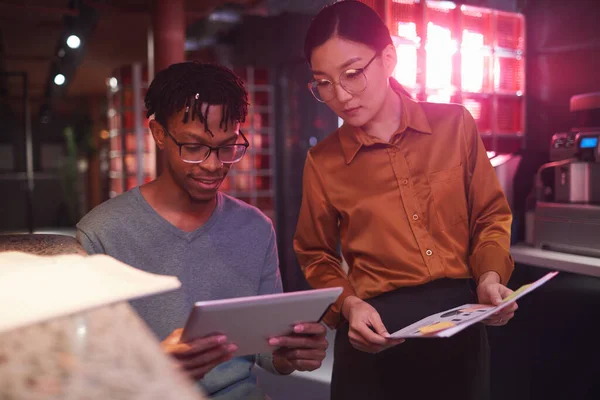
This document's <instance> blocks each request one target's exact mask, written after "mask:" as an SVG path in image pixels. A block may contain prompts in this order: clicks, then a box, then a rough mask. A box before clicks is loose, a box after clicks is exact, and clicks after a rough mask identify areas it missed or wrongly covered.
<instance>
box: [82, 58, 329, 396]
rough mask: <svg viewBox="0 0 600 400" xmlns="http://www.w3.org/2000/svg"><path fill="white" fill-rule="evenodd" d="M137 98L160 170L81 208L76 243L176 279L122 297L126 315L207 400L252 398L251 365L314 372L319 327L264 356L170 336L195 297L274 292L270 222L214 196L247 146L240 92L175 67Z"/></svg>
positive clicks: (216, 71) (202, 67) (189, 67)
mask: <svg viewBox="0 0 600 400" xmlns="http://www.w3.org/2000/svg"><path fill="white" fill-rule="evenodd" d="M145 102H146V108H147V116H148V117H150V116H152V115H154V119H152V120H151V121H150V129H151V131H152V135H153V137H154V140H155V141H156V144H157V146H158V147H159V149H160V150H162V151H163V152H164V155H165V161H166V168H165V171H164V173H162V174H161V175H160V176H159V177H158V178H157V179H156V180H154V181H152V182H150V183H148V184H145V185H142V186H140V187H136V188H134V189H132V190H130V191H128V192H126V193H124V194H122V195H120V196H118V197H116V198H114V199H111V200H109V201H107V202H105V203H103V204H101V205H100V206H98V207H96V208H95V209H94V210H92V211H91V212H90V213H89V214H88V215H86V216H85V217H84V218H83V219H82V220H81V221H80V222H79V224H78V225H77V236H78V240H79V241H80V243H81V244H82V245H83V246H84V248H85V249H86V250H87V251H88V252H89V253H92V254H93V253H104V254H108V255H111V256H113V257H115V258H117V259H119V260H121V261H123V262H125V263H127V264H130V265H132V266H135V267H137V268H140V269H143V270H145V271H148V272H151V273H156V274H166V275H174V276H177V277H178V278H179V280H180V281H181V282H182V287H181V288H180V289H179V290H178V291H176V292H172V293H167V294H164V295H158V296H153V297H151V298H146V299H140V300H136V301H132V305H133V306H134V308H135V309H136V310H137V311H138V313H139V314H140V315H141V316H142V318H144V320H145V321H146V322H147V323H148V324H149V325H150V327H151V328H152V329H153V330H154V332H155V333H156V334H157V336H158V337H159V338H160V339H161V340H162V347H163V349H164V351H165V352H166V353H168V354H170V355H172V356H173V357H174V358H175V360H177V362H178V363H179V365H180V366H181V368H182V369H183V370H185V371H186V372H187V373H188V374H189V376H191V377H192V378H194V379H199V383H200V384H201V386H202V387H203V388H204V390H205V391H206V392H207V393H208V394H209V395H210V396H212V397H213V398H218V399H262V398H264V394H263V393H262V391H261V390H260V388H259V387H258V386H257V384H256V379H255V377H253V375H252V374H251V368H252V367H253V366H254V364H255V362H256V363H258V364H259V365H260V366H261V367H263V368H265V369H266V370H268V371H270V372H273V373H275V374H290V373H291V372H293V371H294V370H314V369H317V368H319V367H320V365H321V361H322V360H323V358H324V357H325V350H326V348H327V341H326V339H325V328H324V327H323V326H322V325H320V324H317V323H307V324H301V325H300V326H296V327H295V332H297V334H295V335H294V336H286V337H281V338H274V339H272V340H271V341H270V344H271V345H272V346H273V349H274V351H273V353H272V354H262V355H258V356H256V357H255V356H251V357H243V358H235V359H232V353H233V352H235V350H236V347H235V343H228V341H227V338H226V337H223V336H212V337H208V338H203V339H198V340H196V341H194V342H192V343H180V341H179V339H180V336H181V327H182V326H183V324H184V323H185V320H186V318H187V315H188V313H189V311H190V309H191V307H192V305H193V303H194V302H196V301H200V300H214V299H221V298H231V297H239V296H251V295H263V294H272V293H279V292H281V291H282V288H281V279H280V276H279V269H278V256H277V248H276V240H275V232H274V229H273V225H272V223H271V222H270V220H268V219H267V218H266V217H265V216H264V214H262V213H261V212H260V211H259V210H257V209H256V208H254V207H251V206H249V205H247V204H245V203H243V202H241V201H238V200H236V199H234V198H232V197H229V196H227V195H225V194H223V193H221V192H218V189H219V186H220V185H221V183H222V182H223V179H224V178H225V176H226V175H227V172H228V171H229V169H230V168H231V166H232V164H234V163H236V162H238V161H240V160H241V159H242V157H243V156H244V154H245V152H246V149H247V147H248V146H249V143H248V140H247V139H246V137H245V136H244V134H243V133H242V132H241V131H240V123H242V122H244V120H245V118H246V114H247V105H248V101H247V92H246V89H245V88H244V86H243V83H242V81H241V80H240V79H239V78H238V77H237V76H236V75H235V74H234V73H233V72H231V71H230V70H228V69H227V68H224V67H221V66H218V65H212V64H200V63H194V62H184V63H180V64H174V65H171V66H170V67H169V68H167V69H166V70H163V71H161V72H159V73H158V74H157V75H156V78H155V79H154V81H153V82H152V84H151V85H150V88H149V89H148V92H147V94H146V98H145ZM300 332H301V334H300Z"/></svg>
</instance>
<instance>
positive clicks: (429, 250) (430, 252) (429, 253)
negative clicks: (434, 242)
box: [425, 249, 433, 256]
mask: <svg viewBox="0 0 600 400" xmlns="http://www.w3.org/2000/svg"><path fill="white" fill-rule="evenodd" d="M425 254H427V255H428V256H431V255H432V254H433V251H431V249H427V251H426V252H425Z"/></svg>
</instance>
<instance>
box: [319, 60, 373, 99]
mask: <svg viewBox="0 0 600 400" xmlns="http://www.w3.org/2000/svg"><path fill="white" fill-rule="evenodd" d="M378 54H379V53H376V54H375V55H374V56H373V58H371V60H370V61H369V62H368V63H367V65H365V66H364V67H362V68H352V69H348V70H346V71H344V72H342V73H341V74H340V77H339V79H338V83H339V84H340V86H341V87H342V88H343V89H344V90H345V91H346V92H348V93H350V94H359V93H362V92H363V91H364V90H365V89H366V88H367V76H366V75H365V70H366V69H367V67H368V66H369V65H371V63H372V62H373V60H375V59H376V58H377V56H378ZM335 85H336V83H335V82H332V81H330V80H328V79H313V80H312V81H310V82H309V83H308V89H309V90H310V92H311V93H312V95H313V96H314V97H315V99H317V101H320V102H321V103H325V102H327V101H330V100H333V99H334V98H335V96H336V93H335Z"/></svg>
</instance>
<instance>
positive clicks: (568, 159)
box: [534, 92, 600, 257]
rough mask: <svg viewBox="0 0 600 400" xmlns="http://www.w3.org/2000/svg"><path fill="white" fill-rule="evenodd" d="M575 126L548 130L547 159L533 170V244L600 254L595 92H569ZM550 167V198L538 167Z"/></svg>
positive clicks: (599, 114) (599, 118) (599, 134)
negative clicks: (534, 198) (575, 93)
mask: <svg viewBox="0 0 600 400" xmlns="http://www.w3.org/2000/svg"><path fill="white" fill-rule="evenodd" d="M570 110H571V114H572V115H573V120H574V126H575V127H574V128H572V129H571V130H570V131H569V132H561V133H556V134H555V135H553V136H552V140H551V145H550V146H551V147H550V162H549V163H547V164H544V165H543V166H542V167H541V168H540V170H539V171H538V175H537V185H538V196H537V203H536V209H535V223H534V245H535V247H538V248H545V249H549V250H554V251H562V252H566V253H572V254H580V255H587V256H593V257H600V92H598V93H586V94H582V95H577V96H573V97H572V98H571V107H570ZM547 169H554V190H553V192H552V196H551V197H552V199H551V200H548V199H545V198H543V196H542V193H543V192H544V189H545V188H543V185H542V183H541V182H542V181H541V173H542V172H543V171H545V170H547Z"/></svg>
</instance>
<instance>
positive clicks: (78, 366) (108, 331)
mask: <svg viewBox="0 0 600 400" xmlns="http://www.w3.org/2000/svg"><path fill="white" fill-rule="evenodd" d="M179 286H180V282H179V281H178V280H177V279H176V278H174V277H170V276H159V275H153V274H149V273H146V272H142V271H139V270H137V269H135V268H133V267H130V266H128V265H126V264H123V263H121V262H119V261H117V260H115V259H114V258H112V257H109V256H104V255H100V256H89V257H87V256H82V255H60V256H36V255H31V254H25V253H20V252H4V253H0V315H2V318H0V399H19V400H21V399H24V400H30V399H31V400H37V399H52V400H53V399H57V400H58V399H61V400H63V399H64V400H70V399H83V398H85V399H89V400H96V399H97V400H100V399H103V400H104V399H178V400H180V399H181V400H187V399H190V400H191V399H195V400H198V399H203V398H204V397H203V396H202V394H201V393H200V392H199V389H198V388H197V387H196V386H195V385H194V384H193V383H192V382H191V381H189V380H188V379H187V378H186V377H185V376H184V375H182V374H180V373H179V372H178V371H177V370H176V368H175V366H174V363H172V362H171V360H170V359H169V358H168V356H166V355H165V354H164V353H163V352H162V350H161V348H160V346H159V343H158V340H157V339H156V338H155V337H154V336H153V334H152V333H151V331H150V330H149V329H148V327H147V326H146V325H145V324H144V322H143V321H142V320H141V319H140V318H139V317H138V316H137V314H136V313H135V312H134V311H133V310H132V308H131V307H130V306H129V304H128V303H127V300H129V299H133V298H139V297H143V296H148V295H153V294H157V293H162V292H166V291H170V290H174V289H177V288H179Z"/></svg>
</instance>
